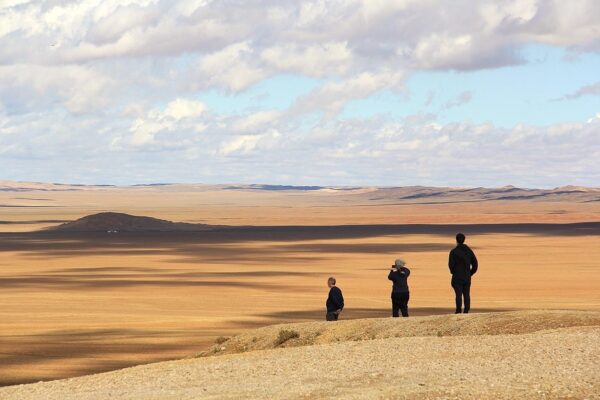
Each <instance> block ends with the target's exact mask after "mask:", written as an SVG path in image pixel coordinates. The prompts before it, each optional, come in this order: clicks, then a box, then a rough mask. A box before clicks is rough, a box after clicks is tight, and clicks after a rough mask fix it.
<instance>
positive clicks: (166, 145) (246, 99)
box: [0, 0, 600, 187]
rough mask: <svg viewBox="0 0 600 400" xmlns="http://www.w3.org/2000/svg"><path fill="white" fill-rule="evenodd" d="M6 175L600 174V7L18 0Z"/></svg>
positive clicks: (6, 41)
mask: <svg viewBox="0 0 600 400" xmlns="http://www.w3.org/2000/svg"><path fill="white" fill-rule="evenodd" d="M0 179H14V180H29V181H50V182H71V183H90V184H91V183H103V184H107V183H109V184H133V183H150V182H207V183H231V182H238V183H274V184H297V185H304V184H311V185H386V186H392V185H411V184H422V185H437V186H447V185H453V186H502V185H506V184H513V185H520V186H528V187H554V186H560V185H567V184H575V185H587V186H600V2H599V1H597V0H588V1H585V0H573V1H564V0H554V1H551V0H537V1H536V0H514V1H503V0H489V1H486V0H481V1H466V0H454V1H443V0H439V1H431V0H364V1H357V0H332V1H316V0H315V1H300V0H294V1H287V0H262V1H259V0H237V1H230V0H223V1H210V0H166V1H165V0H121V1H117V0H81V1H65V0H47V1H42V0H34V1H28V0H0Z"/></svg>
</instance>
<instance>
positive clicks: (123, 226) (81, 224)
mask: <svg viewBox="0 0 600 400" xmlns="http://www.w3.org/2000/svg"><path fill="white" fill-rule="evenodd" d="M212 228H214V227H213V226H211V225H204V224H187V223H183V222H171V221H167V220H164V219H157V218H152V217H139V216H135V215H129V214H124V213H116V212H102V213H98V214H92V215H88V216H86V217H83V218H80V219H78V220H75V221H71V222H66V223H64V224H61V225H58V226H56V227H53V228H50V229H49V230H53V231H72V232H150V231H163V232H164V231H206V230H210V229H212Z"/></svg>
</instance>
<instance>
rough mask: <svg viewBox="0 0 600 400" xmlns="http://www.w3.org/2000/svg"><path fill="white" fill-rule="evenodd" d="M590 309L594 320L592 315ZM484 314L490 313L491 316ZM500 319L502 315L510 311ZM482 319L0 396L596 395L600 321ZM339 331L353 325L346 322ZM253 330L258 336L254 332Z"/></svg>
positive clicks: (393, 323) (363, 324)
mask: <svg viewBox="0 0 600 400" xmlns="http://www.w3.org/2000/svg"><path fill="white" fill-rule="evenodd" d="M594 314H595V315H594V316H593V319H595V320H596V323H597V319H598V313H594ZM540 315H541V314H540V313H534V314H532V315H530V316H529V317H530V319H533V320H535V319H536V318H540ZM512 317H515V315H514V314H513V315H512ZM516 317H517V318H516V320H518V323H517V324H516V326H521V327H522V328H526V327H527V325H526V324H525V325H523V322H524V321H527V319H528V318H527V315H517V316H516ZM563 317H565V315H564V314H562V315H553V316H551V317H550V319H553V318H554V319H555V320H560V319H561V318H563ZM480 318H481V314H480V315H477V314H471V315H460V316H445V317H444V319H443V320H440V319H438V320H437V321H436V322H437V323H438V324H439V325H438V326H439V327H440V328H441V329H445V328H448V327H449V326H448V325H447V323H449V325H450V326H452V325H453V326H457V325H458V326H460V325H461V324H464V325H470V326H471V328H473V327H474V326H476V325H477V320H478V319H480ZM484 318H485V319H487V320H489V316H484ZM502 318H503V319H504V322H507V321H509V320H510V319H511V316H503V317H502ZM578 318H579V319H582V320H585V319H586V317H581V316H579V317H578ZM421 321H423V322H424V323H425V324H426V325H427V323H428V319H427V318H419V317H416V318H413V319H411V320H410V321H407V320H404V319H396V320H392V319H387V320H386V321H381V320H377V319H375V320H367V321H365V320H358V321H356V323H358V324H360V327H359V328H358V329H354V331H355V333H356V332H360V331H364V330H365V329H367V330H368V329H370V330H371V332H372V333H377V332H378V329H377V326H378V327H379V328H381V327H382V326H386V327H387V330H388V331H390V330H395V331H396V332H397V334H398V335H399V336H400V335H401V333H402V332H403V330H404V328H405V325H408V324H412V325H415V324H419V323H420V322H421ZM369 322H370V324H369ZM330 324H331V323H330ZM519 324H520V325H519ZM321 325H323V324H321ZM347 325H348V324H347ZM374 325H375V326H374ZM486 326H487V324H485V323H484V324H483V325H482V328H484V329H483V330H482V331H479V332H477V331H476V329H475V330H474V329H471V330H470V331H469V333H470V334H471V335H469V336H443V335H442V336H417V337H388V338H385V339H371V340H369V339H367V340H361V339H358V340H353V341H341V342H338V343H329V344H321V345H311V346H304V347H295V348H279V349H274V350H264V351H254V352H248V353H244V354H234V355H225V356H221V357H208V358H200V359H188V360H181V361H171V362H163V363H157V364H151V365H147V366H140V367H134V368H129V369H124V370H120V371H115V372H109V373H105V374H100V375H91V376H87V377H82V378H75V379H68V380H62V381H54V382H48V383H39V384H30V385H24V386H13V387H7V388H0V397H2V398H3V399H22V400H25V399H39V398H45V399H61V400H62V399H111V398H118V399H200V398H202V399H217V398H218V399H237V398H256V399H273V398H278V399H291V398H317V399H318V398H344V399H515V398H527V399H598V398H600V394H599V393H600V374H599V371H600V346H598V343H599V341H600V326H598V325H595V326H587V327H567V328H560V329H553V330H542V331H536V332H533V333H517V334H493V335H489V334H486V332H484V330H485V327H486ZM288 328H289V327H288ZM346 328H347V329H352V327H351V326H350V325H349V326H346ZM354 328H356V327H354ZM413 329H414V326H413ZM488 333H489V332H488ZM255 335H257V338H258V340H260V338H261V336H260V335H261V334H260V333H259V332H256V333H255Z"/></svg>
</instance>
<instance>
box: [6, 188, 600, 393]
mask: <svg viewBox="0 0 600 400" xmlns="http://www.w3.org/2000/svg"><path fill="white" fill-rule="evenodd" d="M107 211H110V212H119V213H127V214H131V215H136V216H146V217H153V218H159V219H161V220H164V221H158V222H157V221H156V220H141V221H140V220H134V221H133V222H132V220H130V219H127V218H129V217H127V216H119V215H116V216H115V215H114V214H108V215H109V216H111V218H113V219H111V220H106V219H105V220H100V221H98V220H94V221H92V222H93V223H90V222H89V220H83V222H81V221H79V222H78V223H77V224H76V225H63V228H62V229H53V228H55V227H57V226H59V225H61V224H65V223H67V222H69V221H75V220H78V219H79V218H82V217H85V216H88V215H92V214H96V213H102V212H107ZM103 215H104V216H105V217H106V215H107V214H103ZM101 218H102V215H101ZM169 221H173V222H176V223H175V224H171V223H170V222H169ZM115 224H117V225H118V226H117V225H115ZM191 224H202V225H191ZM207 225H208V226H207ZM65 227H66V229H65ZM90 227H91V228H90ZM113 227H115V229H113ZM107 228H110V229H107ZM150 228H151V229H150ZM107 230H111V231H112V230H114V231H116V232H111V233H108V232H107ZM458 230H461V231H464V233H465V234H466V235H467V243H468V244H470V245H471V246H472V247H473V249H474V250H475V251H476V253H477V255H478V258H479V260H480V271H479V272H478V273H477V275H476V276H475V278H474V284H473V312H485V311H510V310H525V309H565V310H566V309H568V310H595V311H599V310H600V291H599V290H598V288H599V287H600V265H599V264H598V260H600V246H599V244H600V240H599V237H600V190H599V189H586V188H577V187H566V188H558V189H555V190H523V189H518V188H512V187H505V188H499V189H481V188H478V189H465V188H423V187H412V188H383V189H382V188H379V189H378V188H288V187H262V186H227V185H213V186H209V185H163V186H137V187H88V186H70V185H54V184H31V183H18V182H5V181H0V252H1V255H2V257H1V258H0V318H1V321H2V323H1V324H0V384H2V385H10V384H15V383H25V382H34V381H38V380H48V379H56V378H64V377H72V376H78V375H84V374H89V373H93V372H99V371H107V370H112V369H116V368H120V367H125V366H131V365H135V364H141V363H149V362H153V361H159V360H167V359H175V358H181V357H185V356H188V355H191V354H195V353H198V352H200V351H202V350H205V349H207V348H209V347H210V346H211V345H212V344H213V343H214V340H215V338H216V337H218V336H231V335H233V334H235V333H241V332H244V331H246V330H248V329H249V328H253V327H259V326H264V325H270V324H273V323H281V322H295V321H309V320H314V319H318V320H320V319H322V318H323V312H324V311H323V307H324V301H325V297H326V294H327V287H326V278H327V277H328V276H330V275H335V276H336V277H337V278H338V282H339V286H340V287H341V288H342V289H343V291H344V295H345V297H346V303H347V305H346V310H345V311H344V313H343V314H342V319H350V318H357V317H384V316H388V314H389V313H390V311H389V306H390V305H389V303H390V301H389V289H390V283H389V281H388V280H387V279H386V275H387V267H388V265H390V264H391V263H392V262H393V260H394V259H395V258H396V257H397V256H403V257H404V258H405V259H406V260H407V262H408V266H409V267H410V268H411V270H412V272H413V273H412V275H411V277H410V280H409V284H410V287H411V300H410V304H409V306H410V310H411V313H412V315H414V316H417V315H432V314H448V313H450V312H451V311H452V308H453V292H452V290H451V288H450V285H449V281H450V278H449V273H448V268H447V253H448V251H449V250H450V249H451V248H452V247H453V242H454V234H455V233H456V231H458Z"/></svg>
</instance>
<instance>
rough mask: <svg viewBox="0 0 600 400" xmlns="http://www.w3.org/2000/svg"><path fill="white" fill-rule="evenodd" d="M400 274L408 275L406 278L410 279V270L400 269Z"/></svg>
mask: <svg viewBox="0 0 600 400" xmlns="http://www.w3.org/2000/svg"><path fill="white" fill-rule="evenodd" d="M400 273H401V274H404V275H406V277H407V278H408V276H409V275H410V269H408V268H406V267H402V268H400Z"/></svg>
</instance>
